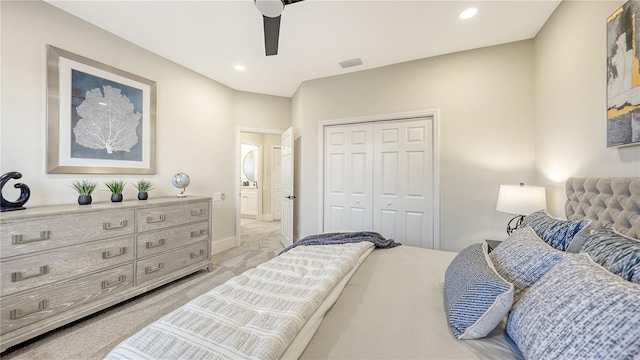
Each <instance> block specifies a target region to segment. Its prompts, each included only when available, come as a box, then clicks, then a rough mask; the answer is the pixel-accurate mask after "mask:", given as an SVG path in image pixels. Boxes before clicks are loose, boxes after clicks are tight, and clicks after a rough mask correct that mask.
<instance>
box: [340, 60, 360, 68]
mask: <svg viewBox="0 0 640 360" xmlns="http://www.w3.org/2000/svg"><path fill="white" fill-rule="evenodd" d="M358 65H362V59H360V58H356V59H351V60H347V61H343V62H341V63H340V66H341V67H342V68H343V69H346V68H348V67H352V66H358Z"/></svg>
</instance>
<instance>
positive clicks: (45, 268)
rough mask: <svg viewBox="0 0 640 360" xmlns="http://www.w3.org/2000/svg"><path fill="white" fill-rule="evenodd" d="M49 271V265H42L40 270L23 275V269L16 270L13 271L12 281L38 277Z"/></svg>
mask: <svg viewBox="0 0 640 360" xmlns="http://www.w3.org/2000/svg"><path fill="white" fill-rule="evenodd" d="M48 273H49V265H43V266H40V270H39V271H38V272H37V273H35V274H32V275H26V276H25V275H22V271H16V272H13V273H11V282H18V281H22V280H27V279H31V278H34V277H38V276H42V275H46V274H48Z"/></svg>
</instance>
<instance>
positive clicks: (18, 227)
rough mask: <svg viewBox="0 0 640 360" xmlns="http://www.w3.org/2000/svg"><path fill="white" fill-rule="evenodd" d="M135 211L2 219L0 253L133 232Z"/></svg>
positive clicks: (37, 249) (8, 255) (4, 254)
mask: <svg viewBox="0 0 640 360" xmlns="http://www.w3.org/2000/svg"><path fill="white" fill-rule="evenodd" d="M134 221H135V211H134V210H133V209H130V210H111V211H101V212H92V213H87V214H73V215H67V216H52V217H47V218H45V219H38V220H29V221H16V222H5V223H3V224H2V231H0V254H1V255H0V256H1V257H2V258H7V257H11V256H16V255H23V254H28V253H32V252H36V251H43V250H50V249H55V248H59V247H63V246H68V245H74V244H79V243H84V242H88V241H94V240H99V239H108V238H113V237H118V236H123V235H130V234H133V233H134V231H135V223H134Z"/></svg>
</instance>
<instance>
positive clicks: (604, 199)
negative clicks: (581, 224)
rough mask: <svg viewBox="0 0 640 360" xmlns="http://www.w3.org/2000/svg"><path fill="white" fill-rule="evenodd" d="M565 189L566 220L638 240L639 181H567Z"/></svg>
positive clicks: (633, 178)
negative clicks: (584, 222)
mask: <svg viewBox="0 0 640 360" xmlns="http://www.w3.org/2000/svg"><path fill="white" fill-rule="evenodd" d="M566 187H567V203H566V204H565V212H566V215H567V219H569V220H578V219H591V220H592V221H593V222H592V223H591V228H592V229H593V230H598V229H603V228H613V229H614V230H616V231H618V232H619V233H621V234H624V235H627V236H629V237H632V238H635V239H640V177H603V178H569V179H568V180H567V184H566Z"/></svg>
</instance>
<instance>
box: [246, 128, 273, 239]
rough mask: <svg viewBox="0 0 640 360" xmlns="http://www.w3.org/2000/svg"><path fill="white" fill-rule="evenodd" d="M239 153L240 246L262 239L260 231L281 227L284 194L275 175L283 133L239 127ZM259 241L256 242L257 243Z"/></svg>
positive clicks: (270, 230) (264, 231) (267, 231)
mask: <svg viewBox="0 0 640 360" xmlns="http://www.w3.org/2000/svg"><path fill="white" fill-rule="evenodd" d="M237 139H238V142H237V143H238V145H237V154H238V155H237V156H236V162H237V165H236V168H237V175H236V178H237V186H238V191H237V194H238V199H237V201H236V208H237V209H236V234H237V236H236V245H237V246H239V245H241V244H243V243H245V242H246V241H251V242H254V241H259V240H258V239H259V236H257V235H258V234H260V233H263V234H267V233H271V232H272V231H273V229H274V228H275V229H279V228H280V222H279V221H280V220H279V218H280V214H279V212H277V211H279V210H278V209H279V207H278V206H274V203H278V204H279V201H280V199H279V198H278V197H276V196H278V194H279V193H280V190H279V189H277V188H278V187H279V186H281V185H280V176H276V177H274V166H278V165H279V164H280V159H274V156H275V155H277V154H278V152H277V151H276V150H279V149H280V143H281V132H278V131H272V130H255V129H238V137H237ZM257 245H258V244H256V246H257Z"/></svg>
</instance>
